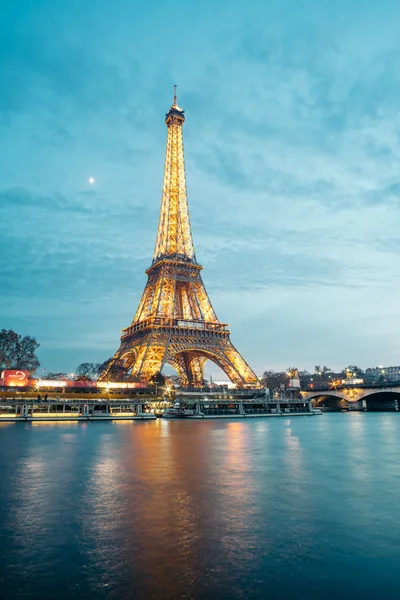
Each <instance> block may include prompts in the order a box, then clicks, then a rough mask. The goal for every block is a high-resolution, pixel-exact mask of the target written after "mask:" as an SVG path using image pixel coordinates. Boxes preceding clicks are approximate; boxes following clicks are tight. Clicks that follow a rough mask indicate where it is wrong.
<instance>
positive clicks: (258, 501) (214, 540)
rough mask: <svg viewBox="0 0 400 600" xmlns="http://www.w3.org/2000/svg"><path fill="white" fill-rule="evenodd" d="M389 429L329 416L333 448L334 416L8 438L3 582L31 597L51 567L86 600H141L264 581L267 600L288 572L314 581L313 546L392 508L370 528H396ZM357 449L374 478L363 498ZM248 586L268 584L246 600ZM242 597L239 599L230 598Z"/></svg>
mask: <svg viewBox="0 0 400 600" xmlns="http://www.w3.org/2000/svg"><path fill="white" fill-rule="evenodd" d="M396 417H397V415H395V416H394V417H393V416H392V417H391V418H392V419H393V420H392V421H391V422H388V419H389V416H388V417H387V416H386V415H383V416H381V417H379V416H378V417H371V418H369V416H368V415H359V416H357V415H356V418H355V419H354V420H352V419H353V415H338V416H335V415H334V416H332V418H331V419H330V421H329V426H330V427H331V431H332V432H333V433H332V435H330V436H327V433H326V423H324V422H323V421H322V420H320V419H326V420H327V419H328V418H330V417H321V418H320V417H316V418H315V419H300V418H299V419H280V420H275V419H274V420H272V419H271V420H269V421H266V420H265V421H261V420H254V421H251V422H250V421H240V422H239V421H233V420H232V421H230V420H227V421H219V422H218V421H186V422H180V421H175V422H174V421H165V420H158V421H157V422H150V423H127V422H118V423H100V424H97V423H96V424H92V423H91V424H87V425H85V424H82V423H78V424H69V425H67V424H66V423H61V424H58V423H55V424H53V425H52V426H50V427H49V424H48V423H45V424H44V425H45V427H44V428H43V427H40V426H39V427H37V425H39V424H36V423H35V424H34V426H33V425H31V424H27V425H26V426H25V425H24V426H22V427H17V428H16V429H15V426H14V425H13V427H14V429H13V430H12V431H13V433H12V435H11V436H10V438H9V439H10V440H14V441H15V447H12V448H11V454H10V457H11V458H10V464H12V468H11V469H9V470H8V475H7V477H8V485H7V487H6V493H7V494H8V496H7V500H6V502H5V503H4V506H6V507H8V508H7V510H8V517H7V518H8V519H9V521H10V528H11V534H10V535H11V537H10V538H9V541H8V544H9V547H12V552H14V553H15V554H14V556H18V561H19V564H22V565H24V569H19V571H18V572H17V571H16V567H15V564H16V562H15V558H11V559H10V561H9V562H8V563H7V564H8V571H9V572H10V574H11V575H10V577H12V580H13V581H16V582H19V581H22V582H24V585H25V582H27V581H28V582H30V584H31V585H34V586H40V585H41V582H42V580H43V581H44V579H43V578H44V575H43V574H44V573H47V572H51V573H52V576H53V574H54V573H55V572H54V569H57V568H59V569H60V571H59V574H58V576H61V575H60V573H61V572H62V574H63V575H62V576H64V575H65V573H67V574H68V581H69V582H70V585H71V586H72V587H74V586H77V585H78V586H81V587H80V588H79V589H85V590H86V591H88V592H89V593H87V594H86V596H85V597H93V598H98V599H99V600H105V599H106V598H107V600H108V598H118V599H119V598H135V600H141V599H146V600H147V599H148V598H152V597H153V598H163V599H169V598H170V599H175V598H180V597H187V598H190V597H192V598H210V597H212V598H214V597H217V598H218V597H221V598H222V597H224V598H231V597H232V598H233V597H240V598H248V597H252V598H253V597H267V593H270V588H269V587H268V585H267V583H268V584H269V582H270V581H271V573H272V576H273V577H275V575H276V585H277V587H276V588H274V589H273V591H272V592H271V597H276V596H274V592H276V591H277V590H278V591H279V590H280V589H281V585H282V581H285V580H286V578H287V576H288V575H287V574H288V569H289V570H290V569H291V572H292V573H295V575H296V576H297V574H298V573H299V572H300V569H308V568H310V565H312V564H313V563H315V562H316V561H318V560H320V554H321V544H325V548H326V547H328V552H329V544H330V540H331V539H333V540H336V541H337V530H338V527H337V525H338V524H340V523H342V530H346V532H347V531H348V530H349V528H350V529H351V528H353V538H354V539H356V543H357V544H359V538H355V537H354V535H355V534H354V532H355V531H356V533H357V535H358V532H360V531H361V532H362V531H363V530H364V529H365V527H367V526H371V523H372V524H373V523H374V522H375V520H376V519H377V518H378V517H379V515H378V516H377V514H378V513H379V507H380V506H381V505H382V504H383V503H384V502H387V504H386V505H385V511H386V512H385V514H384V515H382V514H381V515H380V517H379V518H380V522H379V523H380V525H379V527H380V528H382V527H387V528H388V527H389V525H388V518H387V517H386V516H385V515H386V513H388V514H389V515H392V516H391V517H389V520H390V518H393V514H395V515H397V503H396V502H395V509H393V506H392V505H391V504H390V497H392V503H393V499H395V500H396V499H397V497H396V494H395V491H397V487H396V482H397V480H398V476H399V466H398V464H397V463H398V454H399V452H396V449H398V448H399V438H400V436H399V435H396V432H397V434H398V431H399V423H398V421H396V420H395V418H396ZM360 418H361V419H364V421H363V422H362V423H361V424H360V422H359V420H360ZM393 423H394V425H393ZM14 430H15V431H18V432H19V433H20V434H21V433H22V436H21V435H20V436H19V437H16V436H15V435H14ZM7 431H8V430H4V432H3V435H8V433H7ZM10 431H11V430H10ZM373 435H374V436H375V437H374V438H373V440H374V441H373V442H372V443H371V436H373ZM385 440H389V442H390V443H388V444H386V443H385ZM374 444H380V445H381V446H382V448H383V450H382V452H381V454H380V458H383V459H384V463H383V464H384V469H383V468H382V469H381V468H380V466H378V463H379V459H378V460H376V457H375V452H376V450H375V447H374ZM357 445H359V446H363V447H362V454H361V455H358V456H359V457H360V456H363V455H365V456H366V458H367V459H368V461H369V464H368V470H370V471H371V474H372V475H373V477H372V476H371V477H369V478H368V479H367V480H366V482H365V485H364V482H363V480H362V479H361V480H360V477H359V475H357V468H359V465H357V460H354V458H355V456H357V455H356V454H354V451H356V452H357V449H356V446H357ZM12 452H14V454H12ZM388 477H390V478H391V481H392V485H391V487H390V486H389V493H388V494H387V495H386V494H385V495H384V496H382V493H381V489H382V488H383V486H385V485H386V483H387V482H386V480H387V478H388ZM371 482H373V483H374V484H375V483H377V482H378V484H377V485H376V490H375V491H374V488H373V487H371ZM2 492H3V494H4V493H5V492H4V488H3V490H2ZM371 507H372V509H373V510H372V512H371ZM371 514H373V515H374V519H371V518H370V516H371ZM356 526H357V527H356ZM390 526H391V525H390ZM321 528H322V529H321ZM387 531H389V533H387V535H389V534H390V529H387ZM335 536H336V537H335ZM346 539H347V538H346ZM10 540H11V541H10ZM350 541H351V540H350ZM335 543H336V542H335ZM394 543H397V539H396V540H395V542H394ZM358 547H359V546H357V547H355V549H356V550H357V548H358ZM0 548H1V542H0ZM348 556H349V555H348ZM335 557H337V550H336V549H335V550H334V552H333V558H334V559H335ZM323 560H324V564H323V565H322V566H323V569H325V568H326V566H327V565H328V566H329V564H330V563H329V561H328V560H327V561H325V556H324V558H323ZM31 565H33V566H31ZM271 569H272V570H271ZM296 569H298V571H296ZM334 575H335V577H336V576H337V573H336V572H335V573H334ZM54 577H55V578H56V577H57V575H54ZM256 577H257V585H259V586H261V585H262V584H263V582H264V583H265V582H267V583H266V584H265V586H264V588H262V589H263V592H265V593H263V594H261V595H257V596H254V595H251V590H252V589H254V587H252V586H253V584H254V579H255V578H256ZM268 578H270V579H268ZM306 580H307V578H305V579H304V581H303V583H304V585H305V582H306ZM307 581H309V580H307ZM32 582H33V583H32ZM260 582H261V583H260ZM21 585H22V583H21ZM85 585H86V588H85ZM121 586H122V587H121ZM72 587H71V589H72ZM34 589H35V590H36V587H35V588H34ZM121 589H123V590H124V592H125V595H121V594H120V592H121ZM237 589H240V592H241V595H240V596H235V595H234V594H231V595H230V592H231V591H232V590H233V591H235V590H237ZM260 589H261V588H260ZM304 589H306V588H304ZM210 590H212V593H213V595H210ZM292 591H293V590H292ZM111 592H112V593H111ZM42 597H50V595H47V596H46V595H45V594H44V595H43V596H42ZM70 597H72V596H70ZM287 597H295V595H293V594H292V595H288V596H287ZM321 597H323V596H321Z"/></svg>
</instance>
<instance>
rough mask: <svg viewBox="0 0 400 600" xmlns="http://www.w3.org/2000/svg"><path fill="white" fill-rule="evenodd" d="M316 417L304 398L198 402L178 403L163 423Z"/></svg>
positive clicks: (166, 413)
mask: <svg viewBox="0 0 400 600" xmlns="http://www.w3.org/2000/svg"><path fill="white" fill-rule="evenodd" d="M314 414H319V412H318V413H315V412H314V411H313V409H312V408H311V404H310V402H309V401H308V400H304V399H302V398H285V399H283V398H282V397H280V398H279V399H275V400H273V399H266V398H265V397H256V398H251V399H249V398H241V399H240V398H236V399H232V398H230V399H226V398H224V399H212V400H210V399H208V398H202V399H196V400H193V401H185V402H179V401H176V402H174V404H173V405H172V406H171V407H170V408H168V409H167V410H166V411H165V412H164V414H163V418H164V419H227V418H231V419H232V418H235V419H246V418H255V417H297V416H307V415H308V416H312V415H314Z"/></svg>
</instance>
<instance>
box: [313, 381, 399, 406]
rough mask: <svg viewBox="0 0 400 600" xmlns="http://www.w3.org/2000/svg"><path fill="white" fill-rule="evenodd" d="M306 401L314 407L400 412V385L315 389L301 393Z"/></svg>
mask: <svg viewBox="0 0 400 600" xmlns="http://www.w3.org/2000/svg"><path fill="white" fill-rule="evenodd" d="M301 395H302V397H303V398H304V399H307V400H311V401H312V403H313V404H314V406H325V407H328V408H329V407H331V408H337V409H347V408H348V409H350V410H363V409H367V410H368V409H369V410H399V406H400V385H398V386H390V387H389V386H386V387H375V386H371V387H368V386H362V387H353V386H347V387H346V386H338V387H336V388H331V389H313V390H304V391H302V392H301Z"/></svg>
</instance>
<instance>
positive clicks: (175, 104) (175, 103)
mask: <svg viewBox="0 0 400 600" xmlns="http://www.w3.org/2000/svg"><path fill="white" fill-rule="evenodd" d="M173 106H177V102H176V84H175V85H174V104H173Z"/></svg>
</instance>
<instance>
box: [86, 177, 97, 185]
mask: <svg viewBox="0 0 400 600" xmlns="http://www.w3.org/2000/svg"><path fill="white" fill-rule="evenodd" d="M95 181H96V180H95V178H94V177H89V179H88V182H89V183H90V185H93V184H94V182H95Z"/></svg>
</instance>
